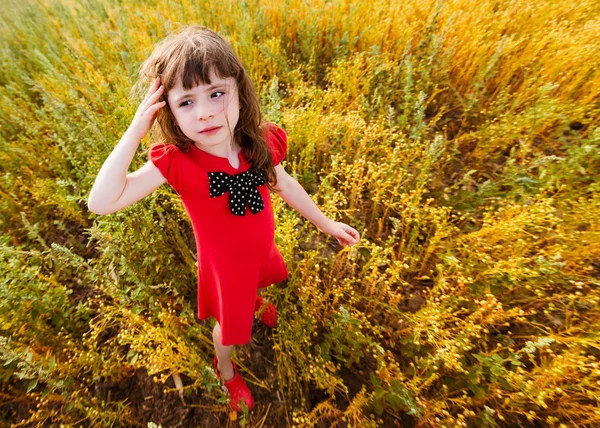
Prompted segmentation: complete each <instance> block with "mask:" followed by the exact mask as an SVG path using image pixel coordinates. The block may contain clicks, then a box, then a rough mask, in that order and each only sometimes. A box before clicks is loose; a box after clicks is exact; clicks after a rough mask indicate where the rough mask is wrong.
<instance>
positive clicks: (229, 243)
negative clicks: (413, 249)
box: [88, 26, 359, 411]
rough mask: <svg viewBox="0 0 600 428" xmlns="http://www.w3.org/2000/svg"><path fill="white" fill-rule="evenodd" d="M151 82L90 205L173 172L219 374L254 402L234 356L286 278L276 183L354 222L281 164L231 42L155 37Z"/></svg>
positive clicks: (233, 394)
mask: <svg viewBox="0 0 600 428" xmlns="http://www.w3.org/2000/svg"><path fill="white" fill-rule="evenodd" d="M148 81H150V82H153V83H152V84H151V87H150V89H149V90H148V92H147V94H146V96H145V98H144V100H143V101H142V102H141V104H140V106H139V108H138V110H137V112H136V114H135V116H134V118H133V121H132V122H131V125H130V126H129V128H128V129H127V131H126V132H125V134H124V135H123V137H122V138H121V140H120V141H119V142H118V144H117V145H116V146H115V148H114V150H113V151H112V153H111V154H110V155H109V156H108V158H107V159H106V161H105V162H104V164H103V165H102V168H101V169H100V172H99V173H98V176H97V178H96V180H95V182H94V185H93V187H92V190H91V192H90V196H89V199H88V208H89V209H90V210H91V211H93V212H94V213H96V214H100V215H103V214H109V213H113V212H115V211H118V210H120V209H122V208H125V207H127V206H129V205H131V204H133V203H135V202H137V201H139V200H140V199H142V198H144V197H145V196H147V195H148V194H150V193H151V192H153V191H154V190H155V189H156V188H158V187H159V186H160V185H161V184H163V183H165V181H166V182H168V183H169V185H170V186H171V187H172V188H173V189H174V190H175V191H176V192H177V194H178V195H179V197H180V198H181V200H182V203H183V205H184V207H185V209H186V212H187V213H188V215H189V217H190V219H191V221H192V226H193V230H194V237H195V239H196V243H197V248H198V318H200V319H206V318H208V317H210V316H211V317H214V318H215V319H216V321H217V322H216V325H215V327H214V330H213V340H214V346H215V352H216V355H215V358H214V367H215V373H216V374H217V376H218V377H219V379H220V380H221V381H222V382H223V383H224V386H225V388H226V389H227V392H228V394H229V399H230V400H229V402H230V405H231V407H232V408H233V409H234V410H236V411H240V410H241V409H242V407H241V402H242V401H243V402H244V403H245V405H246V406H247V407H248V409H252V407H253V406H254V400H253V398H252V394H251V393H250V390H249V389H248V387H247V386H246V384H245V382H244V380H243V379H242V378H241V376H240V374H239V373H238V369H237V366H236V365H235V363H233V362H232V361H231V355H232V352H233V347H234V345H242V344H246V343H248V342H249V341H250V337H251V334H252V321H253V318H254V312H255V311H257V310H258V311H259V313H261V314H262V317H261V320H262V321H263V322H264V323H265V324H267V325H269V326H271V327H273V326H274V325H275V316H276V313H275V307H274V306H273V305H272V304H268V305H265V304H264V302H263V300H262V298H260V297H259V296H258V295H257V292H258V290H259V289H261V288H264V287H267V286H269V285H271V284H274V283H278V282H281V281H283V280H284V279H285V278H286V277H287V275H288V272H287V269H286V266H285V262H284V261H283V258H282V256H281V254H280V253H279V250H278V249H277V247H276V245H275V242H274V233H275V220H274V216H273V211H272V207H271V199H270V193H269V191H270V190H271V191H274V192H276V193H277V194H278V195H279V196H280V197H281V198H283V200H284V201H285V202H287V203H288V204H289V205H290V206H292V207H293V208H295V209H296V210H297V211H298V212H299V213H300V214H302V215H303V216H304V217H306V218H307V219H308V220H309V221H310V222H312V223H313V224H314V225H315V226H316V227H317V228H318V229H319V230H320V231H321V232H324V233H327V234H329V235H331V236H334V237H335V238H336V239H337V240H338V242H339V243H340V244H341V245H354V244H356V243H357V242H358V240H359V234H358V232H357V231H356V230H355V229H353V228H352V227H350V226H348V225H346V224H344V223H340V222H335V221H333V220H330V219H329V218H327V217H326V216H325V215H324V214H323V213H322V212H321V211H320V210H319V208H318V207H317V206H316V205H315V204H314V202H313V201H312V199H311V198H310V197H309V196H308V194H307V193H306V191H305V190H304V189H303V188H302V186H300V184H298V182H297V181H296V180H294V179H293V178H292V177H290V176H289V175H288V174H287V172H286V171H285V170H284V169H283V166H282V165H281V161H282V159H283V158H284V156H285V153H286V149H287V139H286V134H285V132H284V131H283V129H281V128H279V127H278V126H276V125H274V124H265V123H263V122H262V121H261V113H260V109H259V101H258V97H257V94H256V92H255V90H254V88H253V86H252V83H251V82H250V79H249V77H248V73H247V72H246V70H245V69H244V67H243V65H242V63H241V61H240V59H239V58H238V57H237V55H236V54H235V53H234V51H233V49H232V48H231V46H229V44H228V43H227V42H226V41H225V40H224V39H223V38H221V37H220V36H219V35H217V34H216V33H215V32H213V31H211V30H209V29H207V28H204V27H199V26H190V27H187V28H184V29H183V30H182V31H180V32H179V33H177V34H173V35H171V36H169V37H167V38H166V39H164V40H163V41H162V42H161V43H159V44H158V45H157V46H156V48H155V50H154V52H153V53H152V55H151V56H150V57H149V58H148V59H147V60H146V61H145V62H144V63H143V64H142V66H141V69H140V79H139V81H138V83H137V84H136V86H140V85H144V86H145V85H146V84H147V83H146V82H148ZM154 120H156V121H157V123H158V127H156V128H157V129H156V135H157V137H158V138H157V139H158V142H157V144H154V145H152V147H150V150H149V160H148V162H147V163H146V164H145V165H144V166H142V167H141V168H140V169H139V170H137V171H135V172H132V173H131V174H127V170H128V168H129V165H130V163H131V161H132V159H133V156H134V155H135V152H136V150H137V148H138V146H139V144H140V141H141V139H142V138H143V137H144V136H145V135H146V134H147V133H148V131H149V130H150V128H151V126H152V124H153V122H154Z"/></svg>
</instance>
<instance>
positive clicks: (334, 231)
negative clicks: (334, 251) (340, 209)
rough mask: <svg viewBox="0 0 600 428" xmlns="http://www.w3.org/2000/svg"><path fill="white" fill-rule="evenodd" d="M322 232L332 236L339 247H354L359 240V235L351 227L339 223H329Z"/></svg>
mask: <svg viewBox="0 0 600 428" xmlns="http://www.w3.org/2000/svg"><path fill="white" fill-rule="evenodd" d="M323 232H325V233H327V234H329V235H331V236H333V237H334V238H336V239H337V240H338V242H339V243H340V245H342V246H344V245H350V246H352V245H354V244H356V243H358V241H359V240H360V234H359V233H358V232H357V231H356V229H354V228H353V227H350V226H348V225H347V224H346V223H341V222H339V221H333V220H332V221H331V222H330V223H329V225H328V227H327V229H326V230H323Z"/></svg>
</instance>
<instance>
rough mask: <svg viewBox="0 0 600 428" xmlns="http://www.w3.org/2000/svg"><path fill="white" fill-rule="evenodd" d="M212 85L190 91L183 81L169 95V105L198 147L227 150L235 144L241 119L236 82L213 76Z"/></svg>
mask: <svg viewBox="0 0 600 428" xmlns="http://www.w3.org/2000/svg"><path fill="white" fill-rule="evenodd" d="M210 81H211V83H210V85H207V84H200V85H198V86H194V87H193V88H191V89H190V90H188V91H186V90H185V89H184V88H183V86H182V85H181V79H180V80H178V81H177V84H176V85H175V86H174V87H173V88H172V89H171V90H170V91H169V94H168V96H167V101H168V103H169V107H170V108H171V111H172V112H173V115H174V116H175V121H176V123H177V125H178V126H179V128H181V131H182V132H183V133H184V134H185V136H186V137H188V138H189V139H190V140H192V141H193V142H194V143H195V144H196V146H197V147H199V148H204V149H208V150H207V151H209V152H210V151H211V150H210V149H211V148H215V147H217V146H219V147H220V146H224V147H227V146H228V145H230V144H231V143H232V140H231V139H232V137H233V135H234V129H235V126H236V124H237V122H238V119H239V116H240V103H239V97H238V91H237V85H236V83H235V79H234V78H232V77H228V78H225V79H221V78H219V77H217V76H216V75H215V73H214V72H212V71H211V73H210Z"/></svg>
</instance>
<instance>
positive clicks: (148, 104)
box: [127, 77, 167, 140]
mask: <svg viewBox="0 0 600 428" xmlns="http://www.w3.org/2000/svg"><path fill="white" fill-rule="evenodd" d="M159 85H160V77H157V78H156V80H155V81H154V83H153V84H152V86H151V87H150V89H149V90H148V93H147V94H146V97H145V98H144V100H143V101H142V102H141V103H140V105H139V107H138V109H137V111H136V112H135V116H134V117H133V120H132V121H131V125H129V129H128V130H127V132H128V133H130V134H133V135H135V136H137V137H138V138H139V139H140V140H141V139H142V138H144V137H145V136H146V134H147V133H148V131H149V130H150V127H151V126H152V123H153V122H154V118H155V117H156V112H157V111H158V110H160V109H161V108H163V107H164V106H165V105H166V104H167V102H166V101H160V102H158V103H157V102H156V101H158V99H159V98H160V97H161V95H162V94H163V91H164V87H163V86H162V85H160V86H159Z"/></svg>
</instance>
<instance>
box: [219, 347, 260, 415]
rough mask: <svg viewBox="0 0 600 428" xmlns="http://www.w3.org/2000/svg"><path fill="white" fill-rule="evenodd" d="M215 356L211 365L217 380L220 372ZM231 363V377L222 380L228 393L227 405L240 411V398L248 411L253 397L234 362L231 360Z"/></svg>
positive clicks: (252, 403) (252, 406)
mask: <svg viewBox="0 0 600 428" xmlns="http://www.w3.org/2000/svg"><path fill="white" fill-rule="evenodd" d="M217 362H218V359H217V356H216V355H215V359H214V361H213V365H214V367H215V373H216V374H217V377H218V378H219V380H221V373H219V369H218V368H217ZM231 364H232V365H233V379H231V380H229V381H227V382H224V383H223V385H225V388H226V389H227V393H228V394H229V405H230V406H231V408H232V409H233V410H235V411H236V412H242V411H243V409H242V400H244V403H245V404H246V407H247V408H248V411H250V410H252V409H253V408H254V397H252V393H251V392H250V390H249V389H248V386H247V385H246V382H244V379H242V376H241V375H240V373H239V372H238V368H237V366H236V365H235V363H234V362H233V361H232V362H231Z"/></svg>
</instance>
